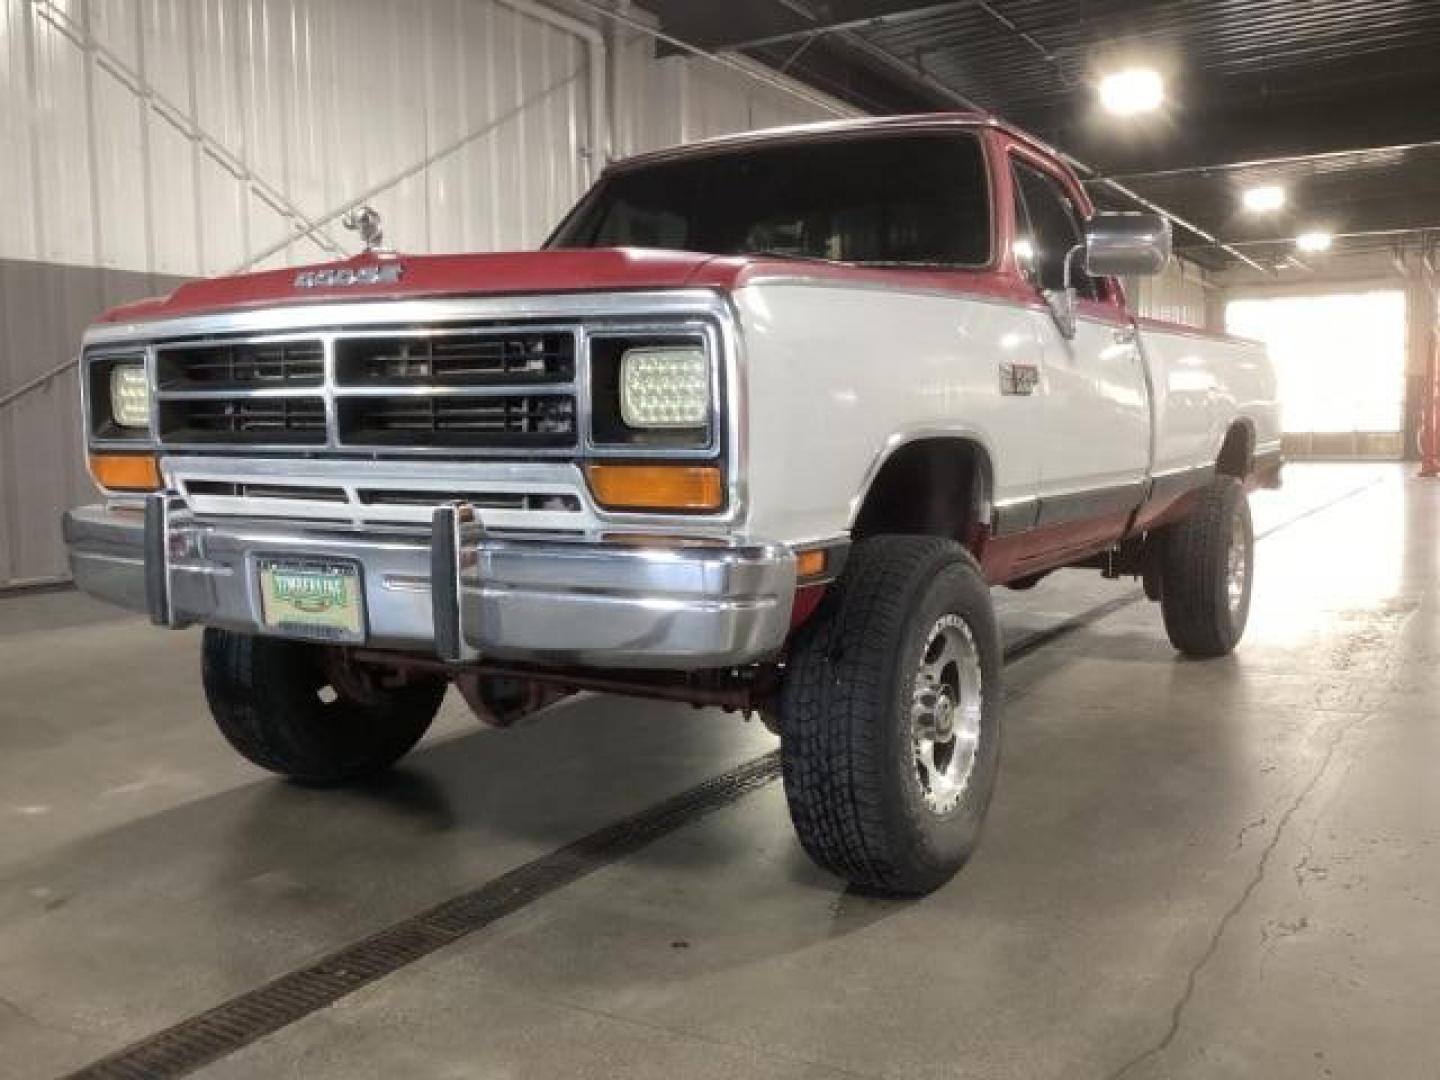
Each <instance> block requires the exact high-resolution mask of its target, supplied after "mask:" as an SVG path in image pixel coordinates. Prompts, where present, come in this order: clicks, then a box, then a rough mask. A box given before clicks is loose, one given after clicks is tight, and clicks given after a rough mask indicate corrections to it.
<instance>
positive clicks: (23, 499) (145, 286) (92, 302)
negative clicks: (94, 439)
mask: <svg viewBox="0 0 1440 1080" xmlns="http://www.w3.org/2000/svg"><path fill="white" fill-rule="evenodd" d="M182 280H183V279H181V278H174V277H166V276H163V275H159V274H137V273H131V272H128V271H124V270H108V269H103V268H95V267H84V266H56V265H54V264H50V263H39V262H27V261H20V260H14V259H0V398H3V397H5V396H6V395H7V394H8V393H9V392H10V391H11V390H12V389H14V388H16V387H19V386H21V385H22V384H24V383H26V382H28V381H29V380H31V379H34V378H35V377H36V376H39V375H43V374H44V373H45V372H47V371H49V370H50V369H52V368H53V367H55V365H57V364H58V363H60V362H61V361H63V360H64V359H65V358H66V357H67V356H71V355H73V354H74V353H75V352H76V350H77V348H78V346H79V342H80V334H81V333H82V332H83V331H84V329H85V327H86V326H87V325H88V324H89V323H91V322H92V321H94V319H95V317H96V316H97V315H98V314H99V313H100V312H101V311H103V310H105V309H106V308H108V307H112V306H114V305H115V304H120V303H124V302H126V301H129V300H137V299H139V298H140V297H143V296H153V295H155V294H157V293H163V292H168V291H169V290H170V289H173V288H174V287H175V286H176V285H177V284H179V282H180V281H182ZM78 401H79V392H78V390H77V387H76V381H75V374H74V372H73V370H67V371H66V372H65V373H63V374H61V375H58V376H56V377H55V378H53V379H51V380H50V381H49V382H47V383H44V384H42V385H41V386H39V387H37V388H36V389H34V390H31V391H30V392H29V393H27V394H25V395H24V396H23V397H21V398H18V399H17V400H15V401H13V402H11V403H10V404H9V405H8V406H0V587H4V586H7V585H18V584H26V583H29V582H36V581H46V580H53V579H55V578H61V577H64V576H66V573H67V571H66V567H65V557H64V551H63V550H62V548H61V543H60V513H61V511H63V510H64V509H65V508H66V507H69V506H74V505H76V504H77V503H80V502H83V501H85V500H87V499H90V498H93V497H94V494H95V489H94V487H93V486H92V485H91V483H90V477H89V475H88V473H87V472H86V469H85V460H84V455H83V453H82V443H81V437H80V417H79V407H78Z"/></svg>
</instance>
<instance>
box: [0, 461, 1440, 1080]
mask: <svg viewBox="0 0 1440 1080" xmlns="http://www.w3.org/2000/svg"><path fill="white" fill-rule="evenodd" d="M1337 500H1338V501H1337ZM1254 502H1255V510H1256V518H1257V525H1258V527H1259V528H1260V529H1261V530H1262V531H1263V530H1268V529H1275V528H1276V527H1277V526H1280V527H1279V528H1278V531H1275V532H1273V533H1272V534H1271V535H1269V536H1268V537H1267V538H1266V539H1264V540H1263V541H1262V542H1261V544H1260V547H1259V550H1258V564H1259V576H1258V582H1257V586H1256V592H1255V605H1254V613H1253V616H1252V622H1251V626H1250V630H1249V633H1248V635H1247V637H1246V640H1245V642H1244V643H1243V645H1242V647H1241V649H1240V651H1239V653H1238V654H1237V655H1236V656H1235V657H1233V658H1231V659H1228V660H1224V661H1219V662H1211V663H1195V662H1186V661H1182V660H1179V659H1177V658H1176V656H1175V655H1174V653H1173V652H1172V651H1171V650H1170V648H1169V647H1168V645H1167V644H1166V642H1165V638H1164V634H1163V630H1162V629H1161V626H1160V619H1159V613H1158V611H1157V610H1156V609H1155V608H1154V607H1153V606H1151V605H1149V604H1145V603H1136V604H1133V605H1130V606H1128V607H1125V608H1123V609H1122V610H1119V611H1117V612H1115V613H1113V614H1110V615H1108V616H1107V617H1105V618H1103V619H1101V620H1099V621H1096V622H1094V623H1093V624H1091V625H1088V626H1086V627H1085V628H1083V629H1080V630H1078V631H1076V632H1075V633H1072V634H1069V635H1067V636H1065V637H1063V638H1060V639H1058V640H1056V641H1055V642H1054V643H1052V644H1050V645H1047V646H1045V647H1043V648H1040V649H1038V650H1036V651H1034V652H1032V653H1030V654H1028V655H1027V656H1026V657H1025V658H1024V659H1022V660H1020V661H1018V662H1016V663H1015V664H1013V665H1012V666H1011V667H1010V669H1009V671H1008V676H1007V677H1008V680H1009V694H1010V699H1011V700H1010V705H1009V709H1008V713H1007V724H1008V734H1007V746H1006V759H1005V763H1004V767H1003V774H1002V779H1001V783H1000V787H999V790H998V793H997V795H996V800H995V803H994V806H993V809H992V811H991V817H990V821H989V824H988V826H987V833H986V837H985V841H984V844H983V845H982V847H981V850H980V852H979V854H978V855H977V857H976V858H975V860H974V861H973V862H972V864H971V865H970V866H969V867H968V868H967V869H966V870H965V871H964V872H963V873H962V874H961V875H960V876H959V877H958V878H957V879H956V880H955V881H954V882H953V883H952V884H950V885H949V886H948V887H946V888H945V889H943V890H941V891H940V892H939V893H937V894H936V895H934V896H932V897H930V898H928V899H926V900H923V901H919V902H911V903H898V902H887V901H880V900H874V899H867V898H864V897H859V896H855V895H851V894H849V893H847V892H845V890H844V889H843V888H841V887H840V886H839V884H838V883H837V882H836V881H834V880H833V879H831V878H829V877H827V876H826V875H824V874H822V873H820V872H818V871H816V870H814V869H813V868H811V867H810V866H809V865H808V864H807V863H806V862H805V860H804V858H803V856H802V855H801V854H800V852H799V850H798V848H797V846H796V844H795V842H794V840H793V838H792V836H791V834H790V830H789V824H788V821H787V820H786V817H785V810H784V805H783V797H782V794H781V791H780V789H779V786H778V785H776V784H772V785H770V786H768V787H766V788H764V789H763V790H761V791H759V792H757V793H755V794H753V795H750V796H747V797H746V798H744V799H742V800H740V801H739V802H737V803H736V804H735V805H733V806H731V807H729V808H728V809H725V810H722V811H720V812H718V813H716V814H714V815H712V816H710V817H707V818H705V819H704V820H702V821H699V822H697V823H695V824H693V825H690V826H687V827H684V828H682V829H680V830H679V831H677V832H675V833H673V834H671V835H669V836H668V837H666V838H664V839H661V840H660V841H658V842H656V843H654V844H652V845H650V846H649V847H646V848H644V849H643V850H641V851H640V852H639V853H638V854H636V855H633V856H631V857H629V858H625V859H623V860H621V861H619V862H617V863H615V864H613V865H611V866H609V867H607V868H606V869H604V870H602V871H600V872H599V873H596V874H594V875H592V876H590V877H588V878H585V879H584V880H581V881H579V882H577V883H575V884H573V885H570V886H569V887H567V888H564V889H562V890H561V891H559V892H557V893H554V894H552V895H550V896H548V897H545V898H543V899H541V900H538V901H536V902H535V903H533V904H531V905H529V906H527V907H526V908H524V909H523V910H521V911H519V912H518V913H516V914H514V915H511V916H509V917H507V918H505V919H502V920H501V921H499V922H497V923H495V924H493V925H492V926H490V927H488V928H487V929H485V930H483V931H481V932H479V933H477V934H475V935H473V936H471V937H469V938H467V939H465V940H463V941H461V942H459V943H457V944H455V945H452V946H450V947H448V948H446V949H444V950H442V951H440V952H439V953H436V954H434V955H432V956H430V957H429V958H428V959H426V960H423V961H421V962H419V963H417V964H415V965H413V966H411V967H408V968H405V969H403V970H401V971H399V972H397V973H395V974H393V975H391V976H389V977H387V978H385V979H383V980H381V981H379V982H377V983H375V984H373V985H370V986H368V987H366V988H365V989H363V990H361V991H359V992H357V993H355V994H354V995H352V996H350V997H348V998H346V999H344V1000H342V1001H341V1002H339V1003H338V1004H337V1005H335V1006H334V1007H332V1008H329V1009H326V1010H324V1011H322V1012H319V1013H316V1014H313V1015H311V1016H310V1017H309V1018H307V1019H305V1020H303V1021H301V1022H299V1023H297V1024H295V1025H293V1026H292V1027H289V1028H287V1029H285V1030H282V1031H280V1032H278V1033H276V1034H274V1035H271V1036H269V1037H267V1038H265V1039H263V1040H261V1041H259V1042H257V1043H255V1044H253V1045H251V1046H249V1047H248V1048H246V1049H244V1050H242V1051H240V1052H239V1053H237V1054H235V1055H233V1056H231V1057H229V1058H227V1059H225V1060H223V1061H221V1062H219V1063H218V1064H217V1065H215V1066H213V1067H212V1068H211V1069H209V1070H207V1072H208V1073H209V1074H211V1075H215V1076H225V1077H252V1076H296V1077H300V1076H303V1077H335V1078H342V1077H343V1078H352V1077H395V1076H418V1077H460V1076H466V1077H470V1076H474V1077H492V1076H495V1077H501V1076H503V1077H570V1076H585V1077H619V1076H625V1077H630V1076H644V1077H652V1076H653V1077H687V1078H688V1077H698V1078H704V1077H772V1076H773V1077H827V1076H861V1077H875V1076H888V1077H952V1076H976V1077H987V1078H988V1077H1026V1078H1030V1077H1056V1078H1060V1077H1064V1078H1067V1080H1068V1078H1075V1077H1095V1078H1097V1080H1105V1078H1111V1077H1117V1076H1121V1075H1123V1076H1125V1077H1130V1078H1139V1077H1151V1078H1155V1077H1214V1076H1221V1077H1225V1076H1234V1077H1241V1076H1244V1077H1251V1076H1255V1077H1259V1076H1263V1077H1328V1076H1337V1077H1345V1076H1357V1077H1358V1076H1365V1077H1371V1076H1383V1077H1387V1078H1398V1077H1436V1076H1440V1024H1437V1022H1436V1021H1437V1016H1440V779H1437V778H1440V765H1437V762H1440V673H1437V665H1436V659H1437V655H1440V588H1437V581H1440V554H1437V551H1440V545H1437V538H1440V484H1437V483H1428V484H1427V483H1425V482H1422V481H1417V480H1413V479H1411V478H1410V477H1409V472H1408V470H1407V471H1402V470H1400V469H1399V468H1398V467H1389V466H1381V467H1375V466H1300V467H1292V468H1291V469H1290V471H1289V475H1288V483H1287V487H1286V488H1285V490H1283V491H1281V492H1275V493H1270V492H1265V493H1260V494H1258V495H1257V496H1256V497H1255V500H1254ZM1317 508H1318V509H1317ZM1312 510H1313V511H1314V512H1313V513H1308V516H1303V517H1302V516H1299V515H1303V514H1306V512H1307V511H1312ZM1286 523H1288V524H1286ZM1132 589H1133V585H1131V584H1130V583H1126V582H1119V583H1117V582H1106V581H1103V580H1101V579H1100V578H1099V577H1098V576H1096V575H1091V574H1081V573H1078V572H1070V573H1066V574H1061V575H1057V576H1055V577H1053V578H1051V579H1049V580H1047V581H1046V582H1044V583H1042V584H1041V585H1040V586H1039V587H1037V588H1036V589H1034V590H1032V591H1030V592H1028V593H1023V594H1009V593H1006V594H999V595H997V599H998V601H999V602H1000V603H1001V605H1002V621H1003V622H1004V625H1005V628H1006V631H1007V635H1008V636H1010V637H1011V638H1012V639H1016V638H1019V637H1023V636H1024V635H1026V634H1028V633H1031V632H1033V631H1034V630H1036V629H1040V628H1044V627H1046V626H1053V625H1055V624H1057V623H1059V622H1062V621H1064V620H1065V619H1067V618H1068V617H1070V616H1073V615H1075V614H1077V613H1080V612H1083V611H1085V610H1087V609H1090V608H1093V607H1094V606H1095V605H1096V604H1098V603H1101V602H1103V601H1105V600H1107V599H1111V598H1113V597H1116V596H1118V595H1123V594H1125V593H1126V592H1127V591H1129V590H1132ZM197 646H198V640H197V636H196V635H195V634H189V633H180V634H176V633H165V632H161V631H157V630H153V629H151V628H150V627H149V626H148V625H146V624H145V623H144V622H143V621H141V620H137V619H133V618H129V617H126V616H123V615H116V614H113V613H111V612H108V611H106V610H104V609H102V608H99V607H97V606H95V605H92V604H90V603H89V602H88V601H86V600H85V599H84V598H82V597H79V596H77V595H75V594H73V593H71V594H65V593H62V594H54V595H46V596H32V597H24V598H19V599H9V600H3V601H0V1076H3V1077H49V1076H54V1075H57V1074H60V1073H62V1072H64V1071H67V1070H70V1069H74V1068H76V1067H79V1066H81V1065H83V1064H85V1063H87V1062H89V1061H91V1060H93V1059H95V1058H96V1057H99V1056H101V1055H103V1054H105V1053H108V1052H110V1051H112V1050H115V1049H117V1048H119V1047H121V1046H123V1045H125V1044H126V1043H129V1042H131V1041H133V1040H135V1039H138V1038H141V1037H143V1036H145V1035H147V1034H150V1033H152V1032H154V1031H155V1030H157V1029H159V1028H162V1027H165V1026H167V1025H169V1024H172V1023H175V1022H176V1021H178V1020H180V1019H182V1018H184V1017H186V1016H189V1015H192V1014H193V1013H195V1012H197V1011H199V1010H203V1009H206V1008H208V1007H210V1006H212V1005H215V1004H217V1003H219V1002H221V1001H223V1000H225V999H226V998H228V997H230V996H233V995H234V994H237V993H239V992H242V991H245V990H248V989H250V988H253V987H255V986H257V985H259V984H260V983H262V982H264V981H265V980H267V979H269V978H272V977H274V976H276V975H279V974H281V973H284V972H286V971H288V970H291V969H292V968H294V967H296V966H297V965H300V964H304V963H306V962H308V961H311V960H314V959H315V958H316V957H318V956H321V955H323V954H324V953H326V952H328V951H330V950H332V949H335V948H337V947H339V946H341V945H344V944H347V943H349V942H352V941H354V940H356V939H357V938H360V937H362V936H364V935H366V934H367V933H370V932H373V931H375V930H377V929H380V928H382V927H385V926H387V925H389V924H391V923H393V922H395V921H397V920H400V919H403V918H405V917H407V916H409V915H412V914H414V913H415V912H417V911H420V910H422V909H424V908H425V907H427V906H429V905H432V904H435V903H437V902H439V901H442V900H444V899H446V898H448V897H450V896H453V895H455V894H457V893H460V892H463V891H466V890H468V889H472V888H475V887H476V886H477V885H480V884H482V883H484V882H485V881H487V880H489V879H491V878H493V877H494V876H496V875H497V874H499V873H501V872H503V871H505V870H507V869H509V868H511V867H514V866H517V865H519V864H521V863H524V862H526V861H528V860H531V859H534V858H536V857H538V856H541V855H543V854H545V853H546V852H549V851H552V850H554V849H555V848H556V847H558V846H560V845H562V844H564V843H565V842H567V841H569V840H571V839H574V838H575V837H577V836H580V835H582V834H584V833H587V832H590V831H592V830H593V829H595V828H596V827H597V826H599V825H602V824H605V823H607V822H610V821H614V820H616V819H617V818H619V817H622V816H624V815H626V814H630V813H634V812H636V811H639V810H641V809H643V808H645V807H647V806H650V805H652V804H653V803H655V802H656V801H657V800H659V799H661V798H663V797H665V796H666V795H669V794H673V793H675V792H678V791H681V790H684V789H686V788H688V787H690V786H692V785H694V784H695V783H697V782H699V781H701V780H703V779H705V778H706V777H709V776H713V775H715V774H717V773H720V772H723V771H724V770H725V769H727V768H729V767H731V766H733V765H735V764H737V763H739V762H742V761H745V760H747V759H749V758H752V757H754V756H756V755H757V754H759V753H762V752H764V751H766V750H768V749H771V748H772V747H773V745H774V740H773V739H772V738H771V737H770V736H769V735H768V734H767V733H766V732H765V731H764V729H763V728H761V727H759V726H758V725H756V724H745V723H742V722H741V721H739V720H737V719H736V718H734V717H728V716H725V715H722V714H720V713H716V712H708V711H703V712H702V711H695V710H691V709H688V708H682V707H675V706H666V705H659V704H651V703H643V702H634V701H628V700H619V699H604V698H593V697H592V698H584V699H579V700H575V701H572V702H570V703H566V704H563V705H561V706H558V707H556V708H555V709H553V710H551V711H550V712H549V713H547V714H546V715H544V716H543V717H542V718H540V719H539V720H537V721H536V722H534V723H532V724H528V725H526V726H523V727H521V728H518V729H514V730H511V731H507V732H491V731H486V730H482V729H480V728H478V727H477V726H476V725H475V724H474V722H473V721H471V720H470V719H469V718H468V716H467V715H466V714H465V713H464V711H463V709H462V708H461V707H460V706H459V705H458V704H457V703H455V702H449V703H447V708H446V711H445V714H444V716H443V718H442V721H441V722H440V723H438V724H437V726H436V729H435V730H434V731H433V733H432V734H431V735H430V736H429V737H428V738H427V740H426V742H425V743H424V744H422V746H421V747H420V748H419V750H418V751H417V752H416V753H415V754H414V755H413V756H412V757H411V758H409V759H407V761H406V763H405V764H404V766H403V767H402V768H401V769H400V770H399V771H398V772H397V773H395V775H394V776H393V777H391V778H390V779H388V780H386V781H385V782H383V783H379V784H376V785H374V786H373V787H370V788H368V789H366V790H360V791H348V792H329V793H326V792H317V791H309V790H305V789H301V788H297V787H294V786H292V785H288V784H285V783H281V782H278V781H275V780H273V779H270V778H269V777H266V776H264V775H263V774H261V773H259V772H257V771H256V770H254V769H252V768H250V767H249V766H248V765H246V764H245V763H244V762H243V761H240V760H239V759H237V758H236V757H235V756H234V755H233V754H231V753H230V752H229V750H228V749H227V748H226V747H225V746H224V745H223V744H222V743H221V741H220V739H219V737H218V735H216V734H215V733H214V731H213V730H212V728H211V727H210V724H209V722H208V720H207V719H206V716H205V711H204V707H203V703H202V700H201V696H200V693H199V688H198V672H197Z"/></svg>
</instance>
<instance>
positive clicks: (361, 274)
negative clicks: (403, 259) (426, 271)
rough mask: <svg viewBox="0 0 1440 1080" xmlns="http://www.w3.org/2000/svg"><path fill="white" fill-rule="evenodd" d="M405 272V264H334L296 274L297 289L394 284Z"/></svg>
mask: <svg viewBox="0 0 1440 1080" xmlns="http://www.w3.org/2000/svg"><path fill="white" fill-rule="evenodd" d="M404 273H405V264H404V263H399V262H392V263H381V264H380V265H379V266H333V267H328V268H326V269H324V270H301V271H300V273H298V274H296V275H295V287H296V288H297V289H315V288H334V287H337V286H338V287H344V286H346V285H394V284H395V283H396V282H398V281H399V280H400V276H401V275H402V274H404Z"/></svg>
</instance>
